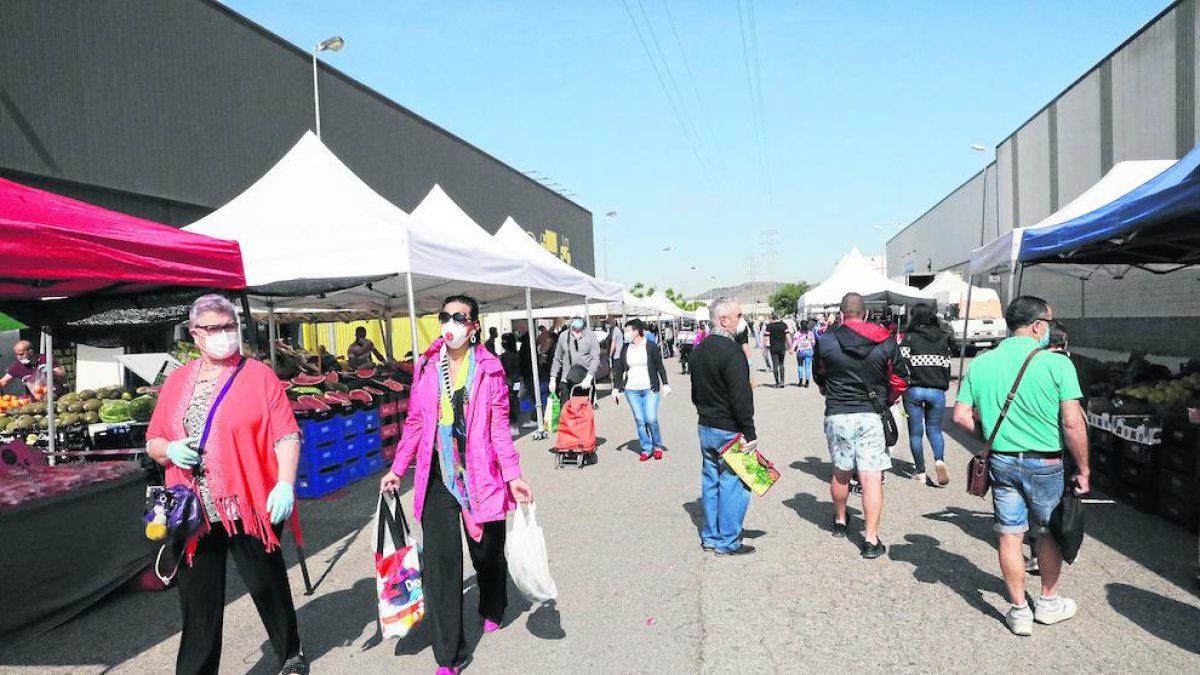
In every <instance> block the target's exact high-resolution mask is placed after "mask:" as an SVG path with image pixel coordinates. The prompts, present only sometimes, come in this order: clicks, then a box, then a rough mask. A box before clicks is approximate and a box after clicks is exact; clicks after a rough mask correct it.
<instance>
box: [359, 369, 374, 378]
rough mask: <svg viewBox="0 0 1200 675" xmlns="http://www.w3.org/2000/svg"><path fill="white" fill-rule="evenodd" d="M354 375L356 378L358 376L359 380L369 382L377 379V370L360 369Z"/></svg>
mask: <svg viewBox="0 0 1200 675" xmlns="http://www.w3.org/2000/svg"><path fill="white" fill-rule="evenodd" d="M354 374H355V375H356V376H358V378H359V379H363V380H369V379H371V378H372V377H375V369H374V368H359V369H358V370H356V371H354Z"/></svg>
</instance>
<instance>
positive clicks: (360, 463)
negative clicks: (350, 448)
mask: <svg viewBox="0 0 1200 675" xmlns="http://www.w3.org/2000/svg"><path fill="white" fill-rule="evenodd" d="M343 466H344V467H345V472H346V482H348V483H353V482H355V481H358V480H362V479H363V478H366V476H367V462H366V460H364V459H363V458H362V456H361V455H360V456H358V457H350V458H348V459H347V460H346V463H345V464H344V465H343Z"/></svg>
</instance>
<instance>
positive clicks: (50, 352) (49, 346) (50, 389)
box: [35, 326, 58, 466]
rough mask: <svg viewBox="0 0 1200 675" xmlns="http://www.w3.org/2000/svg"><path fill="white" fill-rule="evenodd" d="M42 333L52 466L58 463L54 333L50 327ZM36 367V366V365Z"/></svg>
mask: <svg viewBox="0 0 1200 675" xmlns="http://www.w3.org/2000/svg"><path fill="white" fill-rule="evenodd" d="M42 335H44V336H45V337H44V339H45V342H46V351H45V352H43V353H44V354H45V356H46V419H48V420H50V425H49V427H48V429H49V433H50V448H49V450H50V466H54V464H55V463H56V457H55V455H54V451H55V448H56V446H57V445H58V439H57V438H56V436H57V435H58V434H57V433H56V432H57V431H58V421H57V420H56V419H55V418H56V417H57V415H55V414H54V335H53V334H52V333H51V332H50V327H49V326H47V327H45V328H43V329H42ZM35 367H36V366H35Z"/></svg>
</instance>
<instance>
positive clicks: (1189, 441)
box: [1163, 420, 1200, 453]
mask: <svg viewBox="0 0 1200 675" xmlns="http://www.w3.org/2000/svg"><path fill="white" fill-rule="evenodd" d="M1163 442H1164V443H1170V444H1171V445H1174V446H1176V447H1180V448H1188V449H1190V450H1192V451H1194V452H1198V453H1200V424H1188V422H1187V420H1168V421H1166V422H1164V423H1163Z"/></svg>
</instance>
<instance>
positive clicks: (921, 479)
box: [912, 473, 926, 484]
mask: <svg viewBox="0 0 1200 675" xmlns="http://www.w3.org/2000/svg"><path fill="white" fill-rule="evenodd" d="M912 479H913V481H915V482H917V483H921V484H924V483H925V480H926V479H925V474H923V473H914V474H913V475H912Z"/></svg>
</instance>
